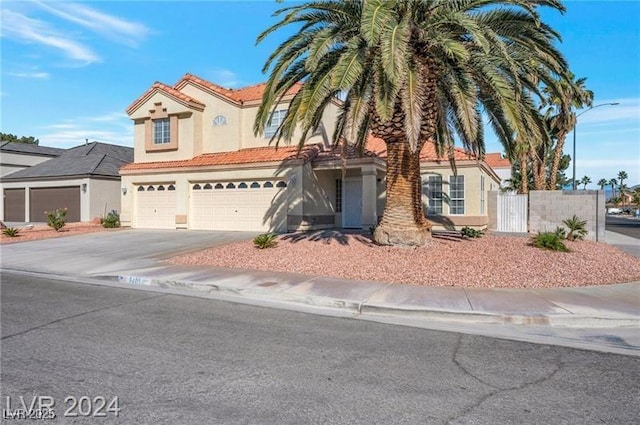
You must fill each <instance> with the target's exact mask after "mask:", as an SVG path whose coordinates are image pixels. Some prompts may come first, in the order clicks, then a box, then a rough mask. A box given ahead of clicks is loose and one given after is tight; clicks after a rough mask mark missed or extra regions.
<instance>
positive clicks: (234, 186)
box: [227, 183, 236, 189]
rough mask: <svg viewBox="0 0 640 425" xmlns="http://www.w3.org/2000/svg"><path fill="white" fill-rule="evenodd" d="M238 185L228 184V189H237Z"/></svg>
mask: <svg viewBox="0 0 640 425" xmlns="http://www.w3.org/2000/svg"><path fill="white" fill-rule="evenodd" d="M235 188H236V185H235V184H233V183H227V189H235Z"/></svg>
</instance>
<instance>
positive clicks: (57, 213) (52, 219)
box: [44, 208, 67, 232]
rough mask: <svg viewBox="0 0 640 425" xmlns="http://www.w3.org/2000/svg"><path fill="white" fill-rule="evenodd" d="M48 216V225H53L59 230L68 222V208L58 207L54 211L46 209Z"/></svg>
mask: <svg viewBox="0 0 640 425" xmlns="http://www.w3.org/2000/svg"><path fill="white" fill-rule="evenodd" d="M44 213H45V214H46V216H47V225H48V226H49V227H53V229H54V230H55V231H56V232H58V231H60V229H62V228H63V227H64V225H65V224H67V209H66V208H58V209H56V210H53V211H45V212H44Z"/></svg>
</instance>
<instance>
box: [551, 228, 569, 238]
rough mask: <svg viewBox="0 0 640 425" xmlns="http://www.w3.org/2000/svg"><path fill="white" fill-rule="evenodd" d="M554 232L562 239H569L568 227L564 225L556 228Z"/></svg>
mask: <svg viewBox="0 0 640 425" xmlns="http://www.w3.org/2000/svg"><path fill="white" fill-rule="evenodd" d="M553 233H555V234H556V235H558V237H559V238H560V239H567V229H565V228H564V227H560V226H558V227H556V230H555V232H553Z"/></svg>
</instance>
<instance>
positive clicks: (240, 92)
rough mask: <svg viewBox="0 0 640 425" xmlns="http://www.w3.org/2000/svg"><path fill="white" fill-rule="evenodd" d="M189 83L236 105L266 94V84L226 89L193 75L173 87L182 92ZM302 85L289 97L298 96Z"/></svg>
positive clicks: (290, 92)
mask: <svg viewBox="0 0 640 425" xmlns="http://www.w3.org/2000/svg"><path fill="white" fill-rule="evenodd" d="M188 82H192V83H194V84H196V85H199V86H201V87H205V88H207V89H209V90H211V91H213V92H215V93H218V94H219V95H222V96H224V97H226V98H227V99H230V100H232V101H233V102H235V103H239V104H243V103H244V102H249V101H254V100H261V99H262V93H263V92H264V88H265V87H266V84H265V83H259V84H254V85H252V86H248V87H242V88H239V89H230V88H226V87H222V86H219V85H217V84H214V83H212V82H210V81H207V80H205V79H204V78H200V77H197V76H195V75H193V74H189V73H187V74H185V75H184V77H182V78H181V79H180V81H178V82H177V83H176V84H175V85H174V86H173V87H174V88H175V89H177V90H181V89H182V88H183V87H184V86H185V85H187V83H188ZM301 87H302V84H300V83H298V84H295V85H294V86H293V87H292V88H291V89H289V91H288V92H287V95H294V94H296V93H297V92H298V91H299V90H300V88H301Z"/></svg>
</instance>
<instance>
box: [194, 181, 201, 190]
mask: <svg viewBox="0 0 640 425" xmlns="http://www.w3.org/2000/svg"><path fill="white" fill-rule="evenodd" d="M200 189H202V187H200V185H199V184H197V183H196V184H194V185H193V190H200Z"/></svg>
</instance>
